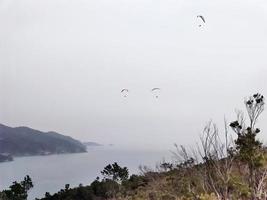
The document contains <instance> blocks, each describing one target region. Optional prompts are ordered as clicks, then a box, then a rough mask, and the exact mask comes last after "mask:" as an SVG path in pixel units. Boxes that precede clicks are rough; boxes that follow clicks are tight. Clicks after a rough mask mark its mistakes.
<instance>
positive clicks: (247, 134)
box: [230, 94, 267, 199]
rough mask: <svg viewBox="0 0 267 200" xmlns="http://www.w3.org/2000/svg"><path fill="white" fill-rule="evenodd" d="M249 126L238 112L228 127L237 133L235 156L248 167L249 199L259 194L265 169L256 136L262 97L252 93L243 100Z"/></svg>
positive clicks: (262, 154)
mask: <svg viewBox="0 0 267 200" xmlns="http://www.w3.org/2000/svg"><path fill="white" fill-rule="evenodd" d="M245 105H246V110H247V114H248V117H249V126H246V125H245V122H244V121H245V120H244V117H243V115H242V114H240V113H239V115H238V120H236V121H234V122H232V123H231V124H230V127H231V128H232V129H233V130H234V132H235V133H236V134H237V139H236V140H235V144H236V149H237V158H238V159H239V160H240V161H241V162H242V164H243V165H245V166H247V168H248V176H247V177H249V178H248V185H249V188H250V192H251V199H255V198H256V197H259V196H261V193H262V190H263V187H264V184H263V183H264V181H263V180H264V179H265V178H266V175H267V173H266V169H264V159H265V158H264V149H263V146H262V143H261V142H260V141H259V140H258V139H257V138H256V136H257V134H258V133H259V132H260V129H258V128H256V127H255V126H256V123H257V120H258V118H259V116H260V114H261V113H262V112H263V110H264V97H263V95H261V94H254V95H253V96H251V97H249V98H248V99H247V100H246V101H245Z"/></svg>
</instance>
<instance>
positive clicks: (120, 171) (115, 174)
mask: <svg viewBox="0 0 267 200" xmlns="http://www.w3.org/2000/svg"><path fill="white" fill-rule="evenodd" d="M101 174H102V175H103V176H104V177H105V178H106V179H110V180H113V181H116V182H122V181H125V180H127V179H128V177H129V171H128V169H127V167H120V166H119V165H118V163H116V162H115V163H113V164H112V165H111V164H109V165H107V166H106V167H105V168H104V169H103V171H101Z"/></svg>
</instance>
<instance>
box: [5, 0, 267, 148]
mask: <svg viewBox="0 0 267 200" xmlns="http://www.w3.org/2000/svg"><path fill="white" fill-rule="evenodd" d="M199 14H200V15H203V16H204V17H205V18H206V21H207V23H206V25H205V26H204V27H202V28H199V27H198V21H197V18H196V16H197V15H199ZM266 52H267V2H266V0H112V1H111V0H0V91H1V92H0V94H1V96H0V110H1V112H0V122H1V123H4V124H6V125H10V126H21V125H24V126H30V127H32V128H36V129H39V130H43V131H49V130H53V131H57V132H60V133H63V134H66V135H70V136H73V137H75V138H78V139H80V140H83V141H96V142H100V143H115V144H122V143H124V144H126V145H127V146H132V147H146V148H169V149H171V148H172V144H173V143H174V142H176V143H178V144H192V143H193V141H195V140H197V137H198V135H199V134H200V133H201V130H202V128H203V126H204V125H205V123H206V122H207V121H209V120H210V119H213V120H214V121H215V122H217V123H218V124H219V125H221V124H222V122H223V119H224V116H226V118H227V119H228V120H229V121H231V120H233V119H234V118H235V114H234V111H235V109H236V108H240V109H244V106H243V100H244V97H246V96H248V95H250V94H252V93H254V92H261V93H263V94H265V95H266V96H267V79H266V77H267V53H266ZM153 87H160V88H162V92H161V94H160V97H159V98H158V99H156V98H154V97H153V96H152V95H151V92H150V90H151V88H153ZM122 88H129V90H130V92H129V96H128V97H127V98H123V97H122V96H121V94H120V90H121V89H122ZM266 119H267V111H266V113H264V114H263V116H262V118H261V124H260V127H261V128H264V129H265V130H266V131H267V124H266ZM261 137H262V138H263V139H265V140H267V136H266V135H265V136H264V134H261Z"/></svg>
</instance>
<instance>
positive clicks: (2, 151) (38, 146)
mask: <svg viewBox="0 0 267 200" xmlns="http://www.w3.org/2000/svg"><path fill="white" fill-rule="evenodd" d="M80 152H86V146H85V145H83V144H82V143H81V142H79V141H78V140H75V139H73V138H71V137H69V136H64V135H61V134H59V133H56V132H42V131H38V130H34V129H31V128H28V127H16V128H11V127H8V126H5V125H2V124H0V155H11V156H31V155H50V154H61V153H80Z"/></svg>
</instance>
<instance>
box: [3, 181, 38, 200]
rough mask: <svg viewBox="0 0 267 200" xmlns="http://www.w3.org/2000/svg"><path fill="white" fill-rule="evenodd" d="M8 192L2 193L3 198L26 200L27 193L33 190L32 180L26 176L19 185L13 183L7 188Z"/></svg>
mask: <svg viewBox="0 0 267 200" xmlns="http://www.w3.org/2000/svg"><path fill="white" fill-rule="evenodd" d="M9 188H10V189H9V190H4V191H3V194H2V195H3V196H5V198H6V199H8V200H9V199H10V200H26V199H27V197H28V191H29V190H30V189H31V188H33V183H32V180H31V178H30V177H29V176H26V177H25V178H24V180H23V181H21V182H20V183H18V182H16V181H15V182H13V184H12V185H11V186H10V187H9Z"/></svg>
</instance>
